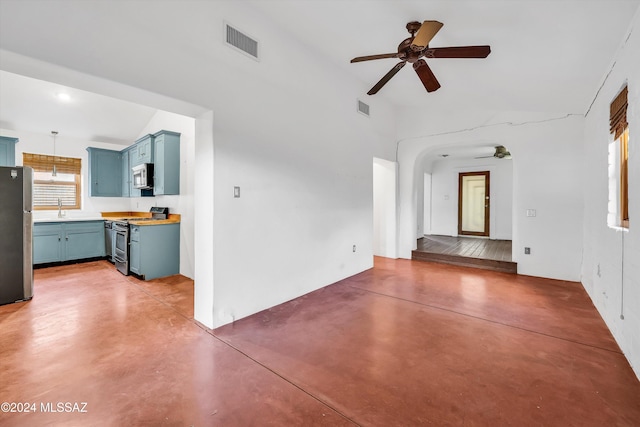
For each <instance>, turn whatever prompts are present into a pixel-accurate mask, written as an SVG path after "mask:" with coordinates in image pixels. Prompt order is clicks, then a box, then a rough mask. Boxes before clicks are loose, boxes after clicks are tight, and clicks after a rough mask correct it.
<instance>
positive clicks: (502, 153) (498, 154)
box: [476, 145, 511, 159]
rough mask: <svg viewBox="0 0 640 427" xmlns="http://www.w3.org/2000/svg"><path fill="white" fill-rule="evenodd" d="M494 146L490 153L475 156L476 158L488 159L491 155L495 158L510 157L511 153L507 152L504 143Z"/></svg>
mask: <svg viewBox="0 0 640 427" xmlns="http://www.w3.org/2000/svg"><path fill="white" fill-rule="evenodd" d="M494 148H495V150H496V151H495V152H494V153H493V154H492V155H490V156H482V157H476V159H489V158H491V157H495V158H496V159H510V158H511V153H510V152H509V150H507V147H505V146H504V145H497V146H495V147H494Z"/></svg>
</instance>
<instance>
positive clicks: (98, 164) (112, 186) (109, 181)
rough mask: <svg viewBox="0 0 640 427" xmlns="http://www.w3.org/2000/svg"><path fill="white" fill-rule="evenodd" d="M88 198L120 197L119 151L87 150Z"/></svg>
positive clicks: (120, 165) (120, 158)
mask: <svg viewBox="0 0 640 427" xmlns="http://www.w3.org/2000/svg"><path fill="white" fill-rule="evenodd" d="M87 151H88V152H89V196H92V197H122V155H121V154H120V152H119V151H113V150H105V149H102V148H94V147H89V148H87Z"/></svg>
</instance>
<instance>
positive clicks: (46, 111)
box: [0, 71, 156, 145]
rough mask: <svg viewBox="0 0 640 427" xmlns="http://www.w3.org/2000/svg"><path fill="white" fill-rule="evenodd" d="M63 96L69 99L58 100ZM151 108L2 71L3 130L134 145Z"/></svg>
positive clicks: (0, 118) (0, 114)
mask: <svg viewBox="0 0 640 427" xmlns="http://www.w3.org/2000/svg"><path fill="white" fill-rule="evenodd" d="M59 94H66V95H68V96H69V99H68V100H67V101H63V100H60V99H59V98H58V95H59ZM155 113H156V110H155V109H153V108H149V107H145V106H142V105H138V104H133V103H130V102H126V101H121V100H118V99H114V98H110V97H107V96H102V95H98V94H95V93H91V92H86V91H83V90H79V89H74V88H70V87H66V86H62V85H59V84H54V83H49V82H45V81H42V80H36V79H32V78H29V77H24V76H20V75H17V74H13V73H8V72H6V71H0V128H4V129H9V130H23V131H30V132H35V133H44V134H49V133H50V132H51V131H57V132H58V133H59V134H58V137H59V138H61V139H62V138H74V139H79V140H87V141H100V142H110V143H114V144H121V145H130V144H132V143H133V141H135V140H136V138H137V137H138V136H139V133H140V131H141V130H142V129H143V127H144V126H145V125H146V124H147V123H148V122H149V120H150V119H151V117H153V115H154V114H155Z"/></svg>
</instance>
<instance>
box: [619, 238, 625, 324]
mask: <svg viewBox="0 0 640 427" xmlns="http://www.w3.org/2000/svg"><path fill="white" fill-rule="evenodd" d="M624 233H625V231H624V230H622V260H621V264H622V267H621V271H622V277H621V279H620V319H621V320H624Z"/></svg>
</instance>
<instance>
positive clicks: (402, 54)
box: [351, 21, 491, 95]
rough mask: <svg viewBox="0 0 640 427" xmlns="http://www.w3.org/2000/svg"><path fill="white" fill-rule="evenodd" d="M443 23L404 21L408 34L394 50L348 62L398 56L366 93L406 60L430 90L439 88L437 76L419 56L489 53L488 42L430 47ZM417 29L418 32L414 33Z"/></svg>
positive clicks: (478, 54) (482, 55)
mask: <svg viewBox="0 0 640 427" xmlns="http://www.w3.org/2000/svg"><path fill="white" fill-rule="evenodd" d="M442 25H443V24H442V23H441V22H438V21H424V22H423V23H422V24H420V23H419V22H417V21H412V22H409V23H408V24H407V31H409V33H410V34H411V37H409V38H406V39H404V40H403V41H402V43H400V44H399V45H398V52H397V53H383V54H380V55H368V56H358V57H356V58H353V59H352V60H351V62H352V63H353V62H362V61H371V60H373V59H384V58H398V59H400V62H399V63H398V64H396V66H395V67H393V68H392V69H391V70H390V71H389V72H388V73H387V74H385V75H384V77H382V79H380V81H379V82H378V83H376V84H375V86H373V87H372V88H371V90H370V91H369V92H367V94H368V95H374V94H376V93H378V91H379V90H380V89H381V88H382V87H383V86H384V85H385V84H387V82H388V81H389V80H391V78H392V77H393V76H395V75H396V73H397V72H398V71H400V70H401V69H402V67H404V66H405V65H406V63H407V62H410V63H412V64H413V69H414V70H415V72H416V74H417V75H418V77H419V78H420V81H421V82H422V84H423V85H424V87H425V89H426V90H427V92H433V91H436V90H438V89H439V88H440V83H439V82H438V79H436V76H435V75H434V74H433V71H431V68H429V65H427V62H426V61H425V60H424V59H422V58H486V57H487V56H488V55H489V53H491V47H490V46H486V45H485V46H455V47H435V48H431V47H429V42H430V41H431V39H432V38H433V37H434V36H435V35H436V33H437V32H438V31H440V28H442ZM416 33H417V34H416Z"/></svg>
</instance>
